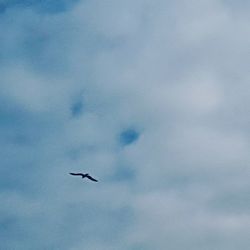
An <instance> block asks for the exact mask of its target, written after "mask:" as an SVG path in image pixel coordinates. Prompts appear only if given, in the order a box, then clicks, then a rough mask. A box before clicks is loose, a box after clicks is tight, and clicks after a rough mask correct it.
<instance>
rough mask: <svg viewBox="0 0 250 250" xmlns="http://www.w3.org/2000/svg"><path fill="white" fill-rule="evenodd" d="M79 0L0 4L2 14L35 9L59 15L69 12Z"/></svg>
mask: <svg viewBox="0 0 250 250" xmlns="http://www.w3.org/2000/svg"><path fill="white" fill-rule="evenodd" d="M78 1H79V0H56V1H54V0H12V1H11V0H10V1H2V2H1V3H0V13H3V12H5V11H6V10H8V9H9V8H12V7H14V8H33V9H35V10H36V11H39V12H44V13H59V12H63V11H67V10H68V9H69V8H71V7H72V6H73V5H74V4H75V3H77V2H78Z"/></svg>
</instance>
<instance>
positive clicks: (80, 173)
mask: <svg viewBox="0 0 250 250" xmlns="http://www.w3.org/2000/svg"><path fill="white" fill-rule="evenodd" d="M69 174H71V175H80V176H82V177H83V174H82V173H69Z"/></svg>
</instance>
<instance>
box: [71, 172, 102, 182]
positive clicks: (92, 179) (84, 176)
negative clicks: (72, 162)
mask: <svg viewBox="0 0 250 250" xmlns="http://www.w3.org/2000/svg"><path fill="white" fill-rule="evenodd" d="M69 174H70V175H74V176H82V178H88V179H90V180H91V181H95V182H97V181H98V180H96V179H94V178H93V177H92V176H90V175H89V174H83V173H69Z"/></svg>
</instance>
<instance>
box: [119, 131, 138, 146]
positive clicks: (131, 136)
mask: <svg viewBox="0 0 250 250" xmlns="http://www.w3.org/2000/svg"><path fill="white" fill-rule="evenodd" d="M139 137H140V133H139V132H138V131H137V130H136V129H133V128H129V129H125V130H124V131H122V132H121V134H120V136H119V141H120V143H121V145H123V146H126V145H129V144H132V143H134V142H135V141H137V140H138V139H139Z"/></svg>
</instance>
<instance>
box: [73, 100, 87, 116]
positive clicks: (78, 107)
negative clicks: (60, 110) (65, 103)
mask: <svg viewBox="0 0 250 250" xmlns="http://www.w3.org/2000/svg"><path fill="white" fill-rule="evenodd" d="M83 111H84V103H83V100H76V101H75V102H74V103H73V104H72V106H71V114H72V116H73V117H77V116H80V115H81V114H82V113H83Z"/></svg>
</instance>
